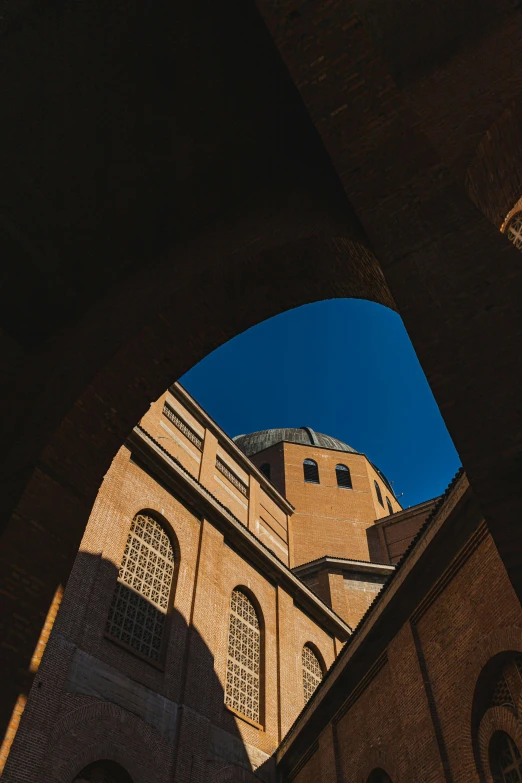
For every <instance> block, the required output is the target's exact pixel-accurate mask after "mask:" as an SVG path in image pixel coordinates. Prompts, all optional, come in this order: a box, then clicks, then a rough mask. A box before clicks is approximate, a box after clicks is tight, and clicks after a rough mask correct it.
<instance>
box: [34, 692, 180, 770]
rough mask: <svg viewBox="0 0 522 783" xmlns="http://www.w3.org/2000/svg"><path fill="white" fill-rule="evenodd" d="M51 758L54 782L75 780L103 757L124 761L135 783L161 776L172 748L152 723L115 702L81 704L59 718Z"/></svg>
mask: <svg viewBox="0 0 522 783" xmlns="http://www.w3.org/2000/svg"><path fill="white" fill-rule="evenodd" d="M82 735H83V740H82ZM129 736H132V748H133V754H132V755H131V754H130V753H129V747H130V746H129V742H128V738H129ZM118 739H120V741H118ZM48 757H49V759H51V761H50V764H51V768H50V769H49V774H50V776H51V780H52V781H53V783H71V781H72V780H74V778H75V776H76V775H78V774H79V773H80V772H81V770H83V769H84V768H85V767H87V766H88V765H89V764H92V763H94V762H96V761H98V760H100V759H108V760H109V761H113V762H115V763H116V764H120V765H121V766H122V767H123V768H124V769H125V770H127V772H128V773H129V775H130V776H131V778H132V780H133V783H148V781H149V780H150V779H158V780H160V779H161V778H160V774H161V768H162V766H161V765H162V761H163V764H166V763H167V757H168V747H167V743H166V742H164V741H163V739H162V738H161V737H160V736H159V734H158V733H157V731H156V730H155V729H153V728H152V726H149V724H147V723H144V722H143V721H142V720H140V719H139V718H137V717H136V716H135V715H132V714H131V713H129V712H127V711H126V710H123V709H121V708H120V707H118V706H117V705H115V704H110V703H109V702H96V703H90V704H85V705H83V706H81V707H78V708H77V709H75V710H73V711H71V712H68V713H67V714H66V715H64V716H63V717H62V718H61V719H60V720H59V721H58V723H57V724H56V726H55V729H54V731H53V734H52V736H51V741H50V744H49V754H48Z"/></svg>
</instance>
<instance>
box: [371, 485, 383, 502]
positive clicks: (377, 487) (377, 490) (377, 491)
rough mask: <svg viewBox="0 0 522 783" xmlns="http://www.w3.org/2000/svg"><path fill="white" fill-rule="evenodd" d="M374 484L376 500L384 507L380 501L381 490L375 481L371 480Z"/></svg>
mask: <svg viewBox="0 0 522 783" xmlns="http://www.w3.org/2000/svg"><path fill="white" fill-rule="evenodd" d="M373 483H374V484H375V491H376V493H377V500H378V501H379V503H380V504H381V506H382V507H383V508H384V503H383V502H382V492H381V488H380V486H379V485H378V484H377V482H376V481H374V482H373Z"/></svg>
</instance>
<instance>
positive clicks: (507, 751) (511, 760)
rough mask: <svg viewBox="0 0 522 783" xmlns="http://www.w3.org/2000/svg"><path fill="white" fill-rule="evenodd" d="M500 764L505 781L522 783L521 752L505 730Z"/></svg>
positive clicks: (500, 749)
mask: <svg viewBox="0 0 522 783" xmlns="http://www.w3.org/2000/svg"><path fill="white" fill-rule="evenodd" d="M498 765H499V769H500V773H501V775H502V778H501V780H502V781H503V783H522V759H521V758H520V752H519V750H518V748H517V746H516V745H515V743H514V742H513V740H512V739H511V737H510V736H509V735H508V734H504V732H503V737H502V740H501V744H500V748H499V753H498ZM496 779H498V778H496Z"/></svg>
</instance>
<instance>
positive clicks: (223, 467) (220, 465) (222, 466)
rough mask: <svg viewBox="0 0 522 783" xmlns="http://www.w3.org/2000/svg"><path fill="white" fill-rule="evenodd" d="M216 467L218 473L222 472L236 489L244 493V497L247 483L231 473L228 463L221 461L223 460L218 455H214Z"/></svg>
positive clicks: (246, 493) (246, 491) (246, 492)
mask: <svg viewBox="0 0 522 783" xmlns="http://www.w3.org/2000/svg"><path fill="white" fill-rule="evenodd" d="M216 468H217V469H218V470H219V472H220V473H222V474H223V476H225V478H227V479H228V480H229V481H230V483H231V484H233V485H234V487H235V488H236V489H238V490H239V491H240V492H241V494H242V495H244V496H245V497H246V496H247V495H248V487H247V485H246V484H245V483H244V482H243V481H241V479H240V478H239V477H238V476H236V474H235V473H232V471H231V470H230V468H229V467H228V465H227V464H226V463H225V462H223V460H222V459H220V458H219V457H216Z"/></svg>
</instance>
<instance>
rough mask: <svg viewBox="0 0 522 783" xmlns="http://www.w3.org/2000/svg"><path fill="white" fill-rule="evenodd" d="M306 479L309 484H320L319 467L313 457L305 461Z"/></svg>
mask: <svg viewBox="0 0 522 783" xmlns="http://www.w3.org/2000/svg"><path fill="white" fill-rule="evenodd" d="M303 471H304V480H305V481H306V482H307V484H319V468H318V467H317V462H315V461H314V460H313V459H305V461H304V462H303Z"/></svg>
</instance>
